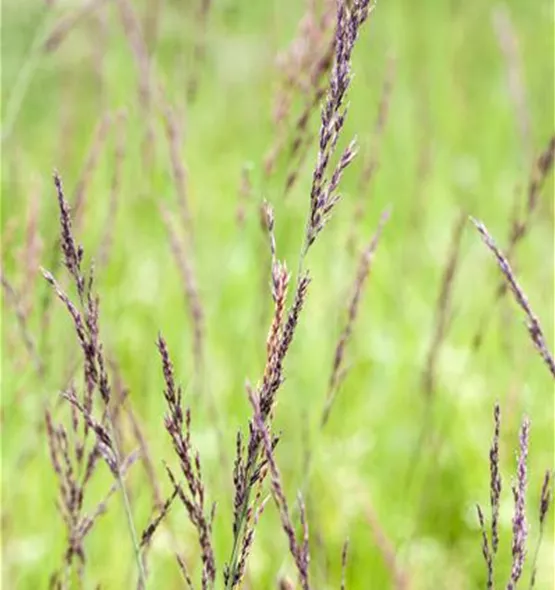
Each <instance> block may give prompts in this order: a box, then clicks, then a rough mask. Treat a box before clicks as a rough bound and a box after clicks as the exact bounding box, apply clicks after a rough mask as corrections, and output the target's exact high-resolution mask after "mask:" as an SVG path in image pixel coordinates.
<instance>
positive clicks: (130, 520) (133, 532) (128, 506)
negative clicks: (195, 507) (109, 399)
mask: <svg viewBox="0 0 555 590" xmlns="http://www.w3.org/2000/svg"><path fill="white" fill-rule="evenodd" d="M106 415H107V418H108V424H109V427H110V434H111V437H112V444H113V450H114V455H115V458H116V469H117V479H118V485H119V488H120V490H121V496H122V498H123V507H124V510H125V516H126V518H127V527H128V529H129V533H130V535H131V541H132V542H133V549H134V552H135V559H136V561H137V570H138V575H139V588H140V590H146V571H145V568H144V564H143V559H142V556H141V548H140V545H139V540H138V537H137V531H136V529H135V523H134V522H133V514H132V512H131V503H130V502H129V496H128V495H127V490H126V489H125V482H124V479H123V475H122V473H121V454H120V452H119V447H118V443H117V440H116V434H115V428H114V423H113V420H112V416H111V413H110V411H109V410H108V408H106Z"/></svg>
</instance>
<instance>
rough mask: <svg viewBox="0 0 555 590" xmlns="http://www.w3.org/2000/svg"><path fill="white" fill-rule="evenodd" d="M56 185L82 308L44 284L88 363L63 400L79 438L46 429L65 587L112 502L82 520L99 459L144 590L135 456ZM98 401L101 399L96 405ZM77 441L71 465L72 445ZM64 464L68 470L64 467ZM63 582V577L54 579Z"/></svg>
mask: <svg viewBox="0 0 555 590" xmlns="http://www.w3.org/2000/svg"><path fill="white" fill-rule="evenodd" d="M54 184H55V186H56V192H57V197H58V205H59V208H60V248H61V251H62V257H63V262H64V265H65V267H66V269H67V271H68V273H69V275H70V277H71V279H72V281H73V283H74V286H75V288H76V291H77V297H78V303H77V304H74V303H73V302H72V301H71V299H70V298H69V296H68V295H67V294H66V293H65V292H64V290H63V289H62V287H61V285H60V284H59V283H58V282H57V281H56V279H55V278H54V277H53V276H52V274H51V273H50V272H48V271H47V270H43V275H44V278H45V279H46V281H47V282H48V283H50V285H52V287H53V289H54V291H55V293H56V295H57V296H58V298H59V299H60V301H61V302H62V303H63V304H64V305H65V307H66V309H67V311H68V313H69V315H70V317H71V319H72V322H73V325H74V329H75V333H76V336H77V340H78V343H79V346H80V349H81V352H82V357H83V377H84V382H85V389H84V391H83V395H82V396H80V397H79V396H78V394H77V392H76V389H75V387H74V386H73V385H70V386H69V388H67V389H66V390H65V391H63V392H62V397H63V398H64V399H65V400H67V401H68V402H69V404H70V410H71V428H72V431H73V434H74V436H73V437H71V438H70V437H68V435H67V431H66V429H65V427H64V426H63V425H61V424H60V425H55V424H54V421H53V418H52V417H51V414H50V412H48V411H47V413H46V426H47V434H48V441H49V445H50V452H51V459H52V465H53V467H54V471H55V472H56V474H57V476H58V479H59V483H60V505H61V509H62V514H63V517H64V520H65V522H66V525H67V529H68V548H67V551H66V554H65V558H64V559H65V566H66V574H65V580H66V581H65V584H66V585H67V583H68V581H69V580H68V576H69V575H70V570H71V568H72V566H73V565H74V562H75V560H77V562H78V566H77V567H78V570H77V571H78V576H79V578H80V579H81V580H82V579H83V575H84V573H83V568H84V565H85V552H84V549H83V540H84V538H85V536H86V535H87V533H88V532H89V531H90V529H91V528H92V526H93V524H94V521H95V519H96V517H97V516H98V515H100V514H101V513H102V512H104V510H105V505H106V501H107V499H108V498H109V497H110V496H111V495H112V494H113V491H110V492H109V493H108V496H107V498H106V499H105V500H104V501H103V502H101V503H100V504H99V506H98V508H97V509H96V511H95V512H94V515H93V517H90V516H87V515H85V514H83V500H84V494H85V490H86V487H87V484H88V483H89V481H90V479H91V476H92V474H93V471H94V470H95V467H96V465H97V463H98V459H100V458H103V459H104V460H105V462H106V463H107V465H108V467H109V468H110V471H111V472H112V474H113V476H114V477H115V479H116V481H117V485H118V487H119V490H120V492H121V496H122V499H123V504H124V509H125V514H126V517H127V525H128V529H129V535H130V537H131V541H132V544H133V550H134V552H135V556H136V560H137V571H138V578H139V587H140V588H145V585H146V575H145V571H144V567H143V563H142V559H141V553H140V547H139V542H138V538H137V533H136V530H135V525H134V522H133V515H132V513H131V507H130V504H129V497H128V494H127V491H126V489H125V482H124V477H125V473H126V471H127V470H128V468H129V467H130V465H131V464H132V463H133V462H134V461H135V459H136V458H137V457H136V454H133V455H131V456H129V457H127V458H125V459H124V458H123V457H122V456H121V452H120V449H119V446H118V442H117V437H116V436H115V430H114V422H113V418H112V415H113V412H114V410H115V407H113V402H114V400H113V399H112V387H111V384H110V378H109V376H108V371H107V367H108V363H107V361H106V356H105V353H104V348H103V346H102V342H101V340H100V329H99V308H100V299H99V297H98V296H97V295H96V293H95V292H94V269H93V268H91V270H90V271H89V273H88V274H86V273H85V271H84V270H83V256H84V251H83V248H82V246H80V245H77V242H76V241H75V237H74V235H73V228H72V220H71V212H70V206H69V204H68V202H67V201H66V199H65V196H64V192H63V188H62V180H61V178H60V176H59V175H58V173H57V172H56V173H54ZM97 398H100V399H98V400H97ZM97 402H102V405H103V409H102V412H101V418H100V419H99V418H96V417H95V415H94V414H95V406H96V405H97ZM90 432H92V433H93V436H94V437H95V440H94V443H92V448H91V445H90V444H88V439H89V436H88V435H89V433H90ZM70 440H71V441H73V444H74V447H75V448H74V449H73V455H74V457H75V460H74V461H72V459H71V456H70V452H69V448H68V445H69V444H70V442H69V441H70ZM62 464H63V467H62ZM55 577H56V578H58V576H57V575H56V576H55Z"/></svg>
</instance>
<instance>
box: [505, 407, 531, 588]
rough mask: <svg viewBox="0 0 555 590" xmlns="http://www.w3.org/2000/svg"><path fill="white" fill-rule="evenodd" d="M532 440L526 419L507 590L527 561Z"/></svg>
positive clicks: (514, 494)
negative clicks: (529, 465) (530, 444)
mask: <svg viewBox="0 0 555 590" xmlns="http://www.w3.org/2000/svg"><path fill="white" fill-rule="evenodd" d="M529 438H530V421H529V420H528V418H524V420H523V422H522V426H521V428H520V435H519V453H518V458H517V476H516V481H515V483H514V484H513V497H514V501H515V507H514V514H513V540H512V549H511V550H512V555H513V563H512V567H511V578H510V580H509V583H508V584H507V590H514V588H516V585H517V583H518V581H519V580H520V578H521V576H522V570H523V568H524V562H525V560H526V552H527V549H526V540H527V538H528V522H527V520H526V489H527V487H528V473H527V459H528V444H529Z"/></svg>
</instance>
